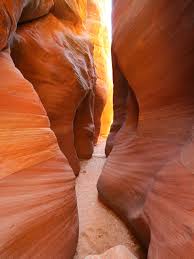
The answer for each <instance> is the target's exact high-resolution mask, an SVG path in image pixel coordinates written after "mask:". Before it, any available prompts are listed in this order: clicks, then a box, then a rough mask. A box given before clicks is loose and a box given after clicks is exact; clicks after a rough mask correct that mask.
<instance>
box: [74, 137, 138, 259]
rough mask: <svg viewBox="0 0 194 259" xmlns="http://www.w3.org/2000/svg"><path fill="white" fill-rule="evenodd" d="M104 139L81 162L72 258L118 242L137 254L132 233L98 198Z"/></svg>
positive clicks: (104, 248)
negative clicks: (90, 155)
mask: <svg viewBox="0 0 194 259" xmlns="http://www.w3.org/2000/svg"><path fill="white" fill-rule="evenodd" d="M104 147H105V140H100V142H99V144H98V145H97V146H96V148H95V152H94V155H93V157H92V159H90V160H88V161H84V162H82V170H81V173H80V175H79V177H78V178H77V184H76V192H77V200H78V211H79V226H80V233H79V242H78V247H77V252H76V255H75V257H74V259H84V258H85V257H86V256H87V255H94V254H102V253H104V252H105V251H106V250H108V249H110V248H111V247H114V246H117V245H124V246H126V247H127V248H128V249H129V250H130V251H131V252H133V253H134V254H137V253H138V250H139V248H138V246H137V245H136V243H135V241H134V238H133V236H132V234H130V232H129V230H128V229H127V227H126V226H125V225H124V224H123V222H122V221H121V220H120V219H119V218H118V217H117V216H116V215H115V214H114V213H113V212H112V211H111V210H109V209H108V208H107V207H105V206H104V205H103V204H102V203H101V202H100V201H99V200H98V193H97V189H96V184H97V180H98V178H99V175H100V173H101V171H102V168H103V165H104V163H105V161H106V158H105V154H104Z"/></svg>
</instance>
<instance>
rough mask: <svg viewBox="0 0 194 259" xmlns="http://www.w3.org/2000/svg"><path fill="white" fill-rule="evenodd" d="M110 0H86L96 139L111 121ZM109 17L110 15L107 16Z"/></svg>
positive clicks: (108, 126) (104, 132)
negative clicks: (94, 86)
mask: <svg viewBox="0 0 194 259" xmlns="http://www.w3.org/2000/svg"><path fill="white" fill-rule="evenodd" d="M109 2H110V1H104V0H100V1H94V0H88V5H87V9H88V16H87V23H86V26H87V30H88V32H89V34H90V39H91V42H92V44H93V46H94V63H95V68H96V75H97V82H96V90H95V106H94V107H95V108H94V109H95V110H94V120H95V126H96V140H97V138H98V136H99V135H100V134H101V135H107V134H108V131H109V128H110V124H111V122H112V65H111V37H110V31H109V30H110V28H109V27H110V25H109V24H108V17H109V15H110V12H111V10H110V4H109ZM109 18H110V19H111V17H109Z"/></svg>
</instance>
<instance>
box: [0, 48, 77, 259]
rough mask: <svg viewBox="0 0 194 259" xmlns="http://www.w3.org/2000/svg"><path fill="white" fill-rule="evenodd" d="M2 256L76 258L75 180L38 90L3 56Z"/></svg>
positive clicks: (0, 128) (0, 68)
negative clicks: (74, 256) (52, 129)
mask: <svg viewBox="0 0 194 259" xmlns="http://www.w3.org/2000/svg"><path fill="white" fill-rule="evenodd" d="M0 74H1V91H0V98H1V102H0V143H1V145H0V157H1V164H0V168H1V170H0V204H1V209H0V221H1V224H0V233H1V234H0V257H1V258H45V259H46V258H67V259H68V258H69V259H70V258H72V257H73V255H74V253H75V249H76V245H77V239H78V215H77V205H76V196H75V176H74V174H73V171H72V170H71V168H70V166H69V165H68V162H67V160H66V158H65V157H64V155H63V154H62V153H61V151H60V149H59V147H58V144H57V140H56V137H55V135H54V133H53V132H52V131H51V129H50V123H49V120H48V117H47V115H46V112H45V110H44V108H43V106H42V104H41V102H40V99H39V97H38V96H37V94H36V92H35V91H34V89H33V86H32V85H31V84H30V83H29V82H28V81H27V80H26V79H24V77H23V76H22V74H21V73H20V72H19V70H17V69H16V68H15V66H14V64H13V62H12V60H11V58H10V54H9V51H8V50H4V51H2V52H0Z"/></svg>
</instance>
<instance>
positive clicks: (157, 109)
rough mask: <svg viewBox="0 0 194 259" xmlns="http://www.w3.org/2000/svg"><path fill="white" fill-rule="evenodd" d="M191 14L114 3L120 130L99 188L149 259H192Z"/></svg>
mask: <svg viewBox="0 0 194 259" xmlns="http://www.w3.org/2000/svg"><path fill="white" fill-rule="evenodd" d="M193 14H194V3H193V1H179V0H177V1H170V2H169V1H166V0H161V1H154V0H143V1H131V0H123V1H119V0H114V1H113V44H112V52H113V56H114V84H115V85H114V91H115V93H116V92H117V93H118V96H117V95H115V96H114V106H115V121H114V123H113V126H114V125H119V127H121V126H122V127H121V129H120V131H119V132H118V133H117V137H116V138H115V140H114V148H113V150H112V152H111V153H110V156H109V158H108V161H107V163H106V165H105V167H104V170H103V172H102V175H101V177H100V179H99V182H98V190H99V195H100V198H101V199H102V200H103V201H104V202H105V203H106V204H108V205H109V206H110V207H111V208H112V209H114V210H115V211H116V212H117V213H118V214H119V215H120V216H122V218H123V219H124V220H125V221H126V222H127V224H129V225H130V227H131V228H132V229H133V231H134V233H135V234H136V236H137V237H138V238H139V240H140V241H141V243H142V244H143V245H144V247H145V248H146V249H148V258H150V259H164V258H168V259H175V258H177V259H178V258H189V259H192V258H193V257H194V245H193V235H192V232H193V216H194V215H193V206H194V203H193V194H194V193H193V183H194V177H193V173H192V172H193V123H194V102H193V100H194V90H193V83H194V74H193V67H194V66H193V65H194V64H193V63H194V52H193V40H194V35H193ZM126 86H127V87H128V91H129V94H128V96H129V97H128V99H126V98H123V94H122V93H123V91H125V90H124V89H125V88H126ZM126 104H127V105H126ZM119 112H121V113H123V114H126V115H125V116H124V117H125V118H124V119H123V120H122V121H119V118H118V116H117V115H118V114H119ZM115 132H116V131H115ZM111 134H112V133H111ZM110 142H111V141H109V143H107V145H109V146H110V144H111V143H110ZM111 145H112V144H111ZM109 152H110V149H109V150H108V153H109Z"/></svg>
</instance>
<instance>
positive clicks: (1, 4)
mask: <svg viewBox="0 0 194 259" xmlns="http://www.w3.org/2000/svg"><path fill="white" fill-rule="evenodd" d="M53 5H54V2H53V0H1V1H0V50H1V49H3V48H5V47H6V46H7V44H8V41H9V40H10V39H11V37H12V36H13V33H14V32H15V30H16V28H17V23H18V21H19V19H20V22H23V21H30V20H33V19H35V18H39V17H41V16H43V15H45V14H48V12H49V11H50V9H51V8H52V7H53Z"/></svg>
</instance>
